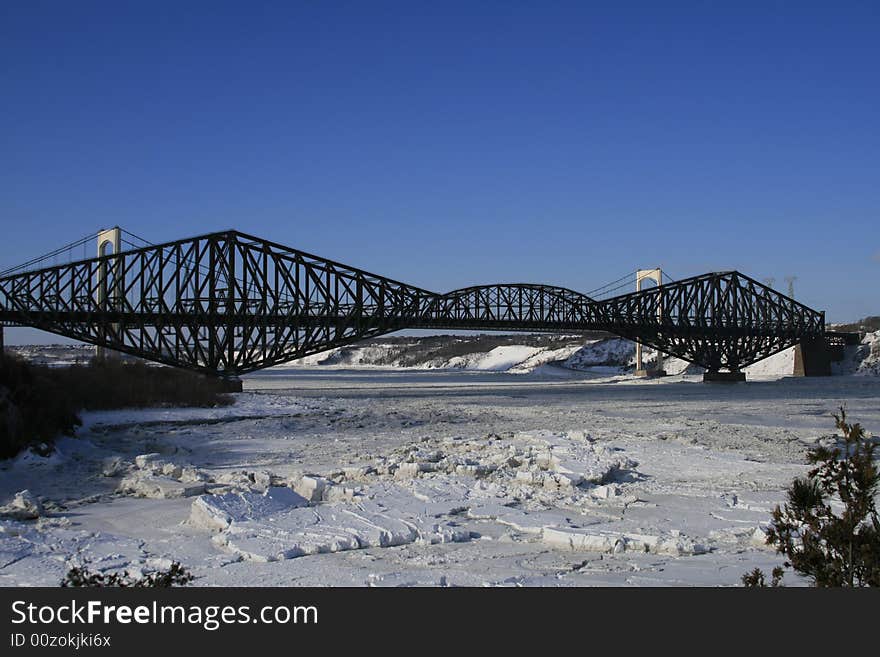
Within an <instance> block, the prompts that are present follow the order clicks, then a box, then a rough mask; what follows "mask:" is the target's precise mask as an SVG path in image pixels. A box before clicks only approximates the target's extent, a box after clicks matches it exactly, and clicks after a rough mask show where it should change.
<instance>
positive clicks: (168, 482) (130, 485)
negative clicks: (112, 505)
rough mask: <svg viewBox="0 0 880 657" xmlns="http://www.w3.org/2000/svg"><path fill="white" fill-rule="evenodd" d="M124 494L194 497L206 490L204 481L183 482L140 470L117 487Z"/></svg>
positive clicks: (166, 497) (157, 496) (156, 497)
mask: <svg viewBox="0 0 880 657" xmlns="http://www.w3.org/2000/svg"><path fill="white" fill-rule="evenodd" d="M117 491H118V492H119V493H122V494H123V495H133V496H135V497H149V498H153V499H160V500H167V499H172V498H177V497H192V496H193V495H201V494H202V493H204V492H205V484H204V483H203V482H183V481H177V480H176V479H172V478H171V477H166V476H164V475H154V474H149V473H147V472H144V471H138V472H136V473H133V474H130V475H128V476H127V477H125V478H124V479H123V480H122V481H121V482H120V483H119V487H118V488H117Z"/></svg>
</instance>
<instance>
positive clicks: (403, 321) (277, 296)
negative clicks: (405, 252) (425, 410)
mask: <svg viewBox="0 0 880 657" xmlns="http://www.w3.org/2000/svg"><path fill="white" fill-rule="evenodd" d="M0 322H3V323H6V324H10V323H13V324H21V325H27V326H33V327H36V328H40V329H43V330H46V331H50V332H52V333H56V334H59V335H64V336H67V337H70V338H74V339H78V340H82V341H84V342H88V343H91V344H96V345H100V346H103V347H108V348H110V349H115V350H117V351H121V352H125V353H129V354H133V355H136V356H139V357H142V358H145V359H148V360H153V361H157V362H162V363H166V364H169V365H174V366H178V367H184V368H189V369H195V370H201V371H206V372H211V373H218V374H223V375H234V374H242V373H245V372H250V371H253V370H257V369H261V368H264V367H269V366H271V365H276V364H278V363H283V362H286V361H289V360H293V359H296V358H301V357H303V356H307V355H309V354H313V353H317V352H320V351H324V350H326V349H330V348H333V347H339V346H343V345H346V344H350V343H353V342H356V341H358V340H362V339H364V338H368V337H373V336H377V335H382V334H385V333H390V332H393V331H396V330H399V329H402V328H435V329H441V328H446V329H476V330H504V331H564V332H580V331H596V330H600V331H609V332H611V333H615V334H617V335H621V336H623V337H626V338H630V339H632V340H637V341H639V342H642V343H643V344H646V345H649V346H652V347H655V348H657V349H660V350H662V351H663V352H665V353H667V354H672V355H675V356H678V357H680V358H683V359H684V360H688V361H691V362H694V363H698V364H700V365H702V366H704V367H706V368H707V369H711V370H719V369H730V370H738V369H740V368H742V367H744V366H746V365H748V364H750V363H753V362H756V361H758V360H760V359H762V358H765V357H766V356H769V355H771V354H773V353H775V352H777V351H780V350H782V349H784V348H786V347H788V346H791V345H793V344H796V343H798V342H799V341H801V340H803V339H808V338H815V337H821V336H823V335H824V316H823V314H822V313H819V312H817V311H814V310H812V309H810V308H808V307H806V306H804V305H803V304H800V303H798V302H797V301H794V300H793V299H790V298H788V297H786V296H784V295H782V294H780V293H779V292H776V291H775V290H772V289H771V288H769V287H767V286H765V285H762V284H761V283H758V282H757V281H755V280H754V279H751V278H749V277H748V276H744V275H743V274H740V273H739V272H722V273H715V274H706V275H703V276H696V277H693V278H689V279H684V280H681V281H677V282H675V283H672V284H668V285H664V286H661V287H658V288H652V289H650V290H646V291H642V292H636V293H632V294H625V295H621V296H618V297H613V298H611V299H606V300H602V301H596V300H594V299H591V298H589V297H587V296H585V295H583V294H580V293H578V292H575V291H573V290H568V289H565V288H559V287H553V286H547V285H532V284H498V285H487V286H479V287H471V288H466V289H462V290H456V291H454V292H450V293H448V294H437V293H434V292H430V291H428V290H424V289H421V288H418V287H415V286H412V285H407V284H405V283H400V282H398V281H394V280H391V279H389V278H385V277H382V276H377V275H375V274H370V273H368V272H365V271H363V270H360V269H356V268H353V267H348V266H346V265H343V264H340V263H337V262H333V261H330V260H326V259H324V258H320V257H317V256H313V255H310V254H307V253H304V252H302V251H298V250H295V249H290V248H288V247H285V246H283V245H280V244H276V243H274V242H270V241H267V240H263V239H260V238H256V237H252V236H250V235H246V234H244V233H241V232H238V231H225V232H221V233H213V234H210V235H203V236H199V237H195V238H191V239H185V240H179V241H175V242H168V243H166V244H159V245H154V246H146V247H143V248H138V249H132V250H130V251H125V252H123V253H120V254H112V255H106V256H101V257H97V258H91V259H87V260H82V261H79V262H73V263H70V264H65V265H57V266H54V267H47V268H44V269H39V270H36V271H30V272H24V273H18V274H14V275H10V276H7V277H4V278H0Z"/></svg>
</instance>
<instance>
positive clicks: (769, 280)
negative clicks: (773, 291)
mask: <svg viewBox="0 0 880 657" xmlns="http://www.w3.org/2000/svg"><path fill="white" fill-rule="evenodd" d="M775 282H776V279H775V278H773V277H772V276H768V277H767V278H765V279H764V285H766V286H767V287H773V284H774V283H775Z"/></svg>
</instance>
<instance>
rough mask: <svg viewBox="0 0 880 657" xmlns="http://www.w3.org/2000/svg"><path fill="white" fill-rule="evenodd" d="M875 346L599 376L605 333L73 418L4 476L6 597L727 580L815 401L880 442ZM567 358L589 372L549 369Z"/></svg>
mask: <svg viewBox="0 0 880 657" xmlns="http://www.w3.org/2000/svg"><path fill="white" fill-rule="evenodd" d="M878 344H880V336H878V335H877V334H870V335H869V337H868V338H866V341H865V343H864V344H863V345H861V346H860V347H858V348H856V347H853V348H852V350H855V351H853V353H851V354H850V361H851V362H850V361H848V362H849V364H847V363H846V362H845V363H843V364H842V365H841V367H846V368H848V370H847V372H848V373H849V374H851V375H848V376H835V377H827V378H811V379H795V378H790V377H789V378H779V377H780V374H784V373H785V369H786V368H787V367H788V358H789V357H790V356H791V354H790V353H788V354H786V353H785V352H783V353H781V354H778V355H777V356H776V357H774V358H773V359H768V361H767V362H765V363H763V364H758V366H755V367H754V368H753V369H752V371H751V372H750V381H749V382H747V383H745V384H735V385H707V384H703V383H701V382H699V381H700V377H699V376H698V375H692V374H691V373H690V372H689V371H688V370H687V369H686V368H684V367H683V368H681V370H679V371H681V372H682V373H681V374H677V375H674V376H670V377H667V378H665V379H662V380H651V381H646V380H635V379H633V378H631V377H628V376H626V375H623V374H622V373H621V372H620V370H617V369H610V370H609V369H605V370H603V369H595V367H596V366H594V365H592V364H591V363H604V365H599V366H598V367H599V368H601V367H605V368H612V367H613V365H610V364H609V362H610V360H615V359H617V358H618V357H619V360H620V362H621V363H625V362H628V360H629V359H630V357H631V355H630V354H629V352H628V350H627V348H626V345H625V344H623V342H622V341H617V342H612V341H598V342H593V343H590V344H589V345H587V346H586V347H583V348H581V349H578V350H575V351H574V352H571V350H570V349H569V348H568V347H566V348H564V349H561V350H559V351H557V353H553V354H552V356H548V357H546V358H545V356H546V354H548V353H551V352H552V351H554V350H545V351H542V352H541V351H534V350H533V348H532V347H527V348H525V350H524V349H519V348H516V347H515V346H514V347H497V348H494V349H492V350H491V351H489V352H486V353H484V354H482V355H480V356H479V357H474V358H470V357H468V366H467V367H463V368H461V369H457V370H456V369H449V370H445V371H427V368H426V369H421V370H418V369H416V370H400V369H398V370H389V371H377V370H376V369H375V368H373V369H351V368H348V369H346V368H344V367H334V368H329V369H328V368H321V367H316V366H312V367H308V366H305V365H302V364H301V365H299V366H297V367H288V368H279V369H276V370H269V371H266V372H264V373H258V374H255V375H252V376H249V377H247V378H246V379H245V390H246V391H245V392H243V393H240V394H238V395H236V403H235V404H234V405H233V406H230V407H225V408H222V409H155V410H130V411H126V410H123V411H111V412H95V413H87V414H86V415H85V417H84V420H85V422H84V426H83V428H82V429H81V430H80V432H79V437H78V438H76V439H67V438H66V439H62V440H61V441H59V443H58V449H57V450H56V452H54V453H53V454H51V455H50V456H48V457H42V456H38V455H36V454H33V453H27V454H22V455H20V456H19V457H17V458H15V459H11V460H9V461H6V462H3V463H2V464H0V505H2V506H3V508H2V509H0V584H4V585H56V584H58V582H59V581H60V579H61V578H62V577H63V575H64V573H65V572H66V569H67V568H69V567H70V566H71V565H74V564H80V563H85V562H87V563H89V564H91V567H93V568H97V569H103V570H125V569H127V570H130V571H132V572H136V571H139V570H142V569H144V568H148V567H150V566H151V564H162V563H169V562H170V561H169V560H172V559H173V560H176V561H180V562H182V563H183V564H184V565H185V566H186V567H188V568H189V569H191V570H192V572H193V573H194V574H195V575H196V578H197V579H196V580H195V582H194V584H197V585H256V586H259V585H275V586H277V585H301V584H302V585H355V586H360V585H362V586H388V585H393V586H397V585H432V586H433V585H465V586H484V585H499V586H511V585H513V586H519V585H526V586H527V585H554V586H579V585H637V586H656V585H723V586H736V585H738V584H739V582H740V576H741V575H742V574H743V573H745V572H746V571H748V570H751V569H752V568H754V567H756V566H757V567H761V568H764V569H765V570H766V569H769V568H772V567H773V566H774V565H777V564H779V563H781V561H782V559H781V558H780V557H778V556H777V555H775V554H774V552H773V550H772V549H770V548H768V547H767V546H766V545H765V544H764V542H763V537H764V529H765V528H766V526H767V523H768V521H769V519H770V512H771V511H772V509H773V508H774V506H775V505H776V504H778V503H780V502H781V501H782V500H783V499H784V490H785V488H786V486H787V485H788V483H789V482H790V481H791V479H792V478H794V477H795V476H798V475H802V474H803V473H804V472H805V471H806V469H807V465H806V463H805V460H804V455H805V453H806V451H807V449H809V448H810V447H811V446H813V445H815V444H816V443H817V441H820V440H824V439H827V437H828V436H829V435H830V434H831V433H832V428H833V423H832V420H831V417H830V412H832V411H834V410H835V409H836V408H837V407H838V406H839V405H840V404H842V403H846V404H847V409H848V414H849V416H850V417H851V418H853V419H854V420H857V421H859V422H861V423H862V424H863V425H864V426H865V427H866V428H867V429H868V431H869V432H871V431H873V432H874V433H877V432H880V378H878V377H876V376H873V375H872V374H873V373H874V369H873V368H876V363H877V362H878V361H880V347H878V346H877V345H878ZM526 350H532V351H531V352H528V353H527V351H526ZM859 350H860V351H859ZM569 352H571V353H569ZM618 352H619V353H618ZM856 352H857V353H856ZM542 354H543V355H542ZM572 359H575V360H576V361H577V362H576V363H573V364H576V365H579V366H582V367H583V368H584V369H587V371H586V372H584V373H581V374H577V373H575V374H572V375H571V376H548V375H547V373H546V371H545V370H544V369H542V368H545V367H546V366H549V364H550V363H559V362H560V361H565V360H568V361H571V360H572ZM609 359H610V360H609ZM523 362H529V363H530V364H529V366H528V367H523V368H519V371H520V372H522V371H525V372H526V373H525V374H516V375H514V374H515V373H516V371H517V367H518V365H517V363H519V364H521V363H523ZM570 364H572V363H570ZM554 367H555V368H556V369H557V370H559V369H560V368H559V367H558V366H554ZM591 368H592V369H591ZM496 369H506V370H507V371H494V370H496ZM669 369H670V370H672V368H669ZM567 371H571V372H574V370H573V369H570V368H569V369H568V370H567ZM529 372H530V373H529ZM787 581H788V583H789V584H792V583H797V578H794V577H792V576H791V575H788V576H787Z"/></svg>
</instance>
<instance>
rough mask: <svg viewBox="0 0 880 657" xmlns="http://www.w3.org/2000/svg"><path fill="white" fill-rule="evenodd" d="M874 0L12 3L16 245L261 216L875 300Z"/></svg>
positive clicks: (310, 232)
mask: <svg viewBox="0 0 880 657" xmlns="http://www.w3.org/2000/svg"><path fill="white" fill-rule="evenodd" d="M878 76H880V3H878V2H876V1H872V2H833V3H832V2H822V3H810V2H788V3H781V2H780V3H775V2H756V3H749V2H723V3H722V2H662V3H661V2H607V3H601V4H600V3H590V2H571V3H562V2H528V3H525V2H498V3H489V2H463V3H453V2H447V3H436V2H401V3H383V2H351V3H341V2H320V3H319V2H309V3H306V2H284V3H282V2H277V3H265V2H239V3H223V2H205V3H198V2H189V1H188V2H156V1H153V2H118V1H117V2H89V1H86V0H78V1H77V2H66V1H56V2H39V1H34V0H27V1H12V0H6V1H5V2H3V3H2V4H0V81H2V92H0V95H2V101H0V117H2V121H0V221H2V240H0V265H2V266H9V265H13V264H16V263H18V262H20V261H22V260H24V259H27V258H28V257H29V256H32V255H39V254H41V253H43V252H45V251H48V250H50V249H51V248H53V247H55V246H60V245H61V244H64V243H66V242H67V241H70V240H73V239H76V238H78V237H80V236H82V235H84V234H86V233H88V232H90V231H92V230H95V229H97V228H98V227H100V226H104V225H113V224H120V225H122V226H124V227H126V228H128V229H129V230H131V231H132V232H134V233H138V234H141V235H143V236H145V237H147V238H149V239H151V240H153V241H160V240H166V239H174V238H178V237H185V236H189V235H194V234H198V233H203V232H208V231H213V230H218V229H225V228H231V227H235V228H239V229H241V230H243V231H246V232H250V233H254V234H257V235H261V236H265V237H267V238H271V239H273V240H276V241H279V242H283V243H286V244H289V245H291V246H295V247H298V248H302V249H305V250H307V251H311V252H314V253H317V254H320V255H324V256H326V257H329V258H333V259H336V260H341V261H343V262H346V263H349V264H352V265H356V266H360V267H363V268H366V269H368V270H370V271H374V272H376V273H379V274H384V275H387V276H391V277H394V278H397V279H401V280H404V281H407V282H411V283H413V284H417V285H420V286H423V287H427V288H430V289H434V290H437V291H444V290H449V289H453V288H457V287H461V286H464V285H469V284H475V283H489V282H496V281H526V282H546V283H552V284H558V285H564V286H567V287H572V288H575V289H580V290H584V291H586V290H590V289H592V288H594V287H597V286H598V285H601V284H603V283H606V282H608V281H610V280H612V279H614V278H617V277H619V276H621V275H622V274H624V273H626V272H628V271H632V270H634V269H636V268H638V267H648V266H655V265H658V264H659V265H661V266H663V267H664V268H665V269H666V270H667V271H668V272H669V273H670V274H671V275H672V276H674V277H683V276H686V275H690V274H697V273H703V272H705V271H710V270H718V269H731V268H736V269H740V270H742V271H744V272H746V273H749V274H751V275H753V276H755V277H756V278H761V279H763V278H765V277H768V276H775V277H776V279H777V287H781V288H784V283H783V282H782V279H783V277H785V276H787V275H796V276H798V280H797V282H796V284H795V289H796V296H797V297H798V298H799V299H801V300H802V301H804V302H805V303H807V304H809V305H811V306H813V307H816V308H819V309H825V310H827V311H828V318H829V320H831V321H835V320H846V319H855V318H856V317H861V316H863V315H867V314H877V313H880V291H878V290H880V287H878V280H880V125H878V124H880V77H878Z"/></svg>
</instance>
